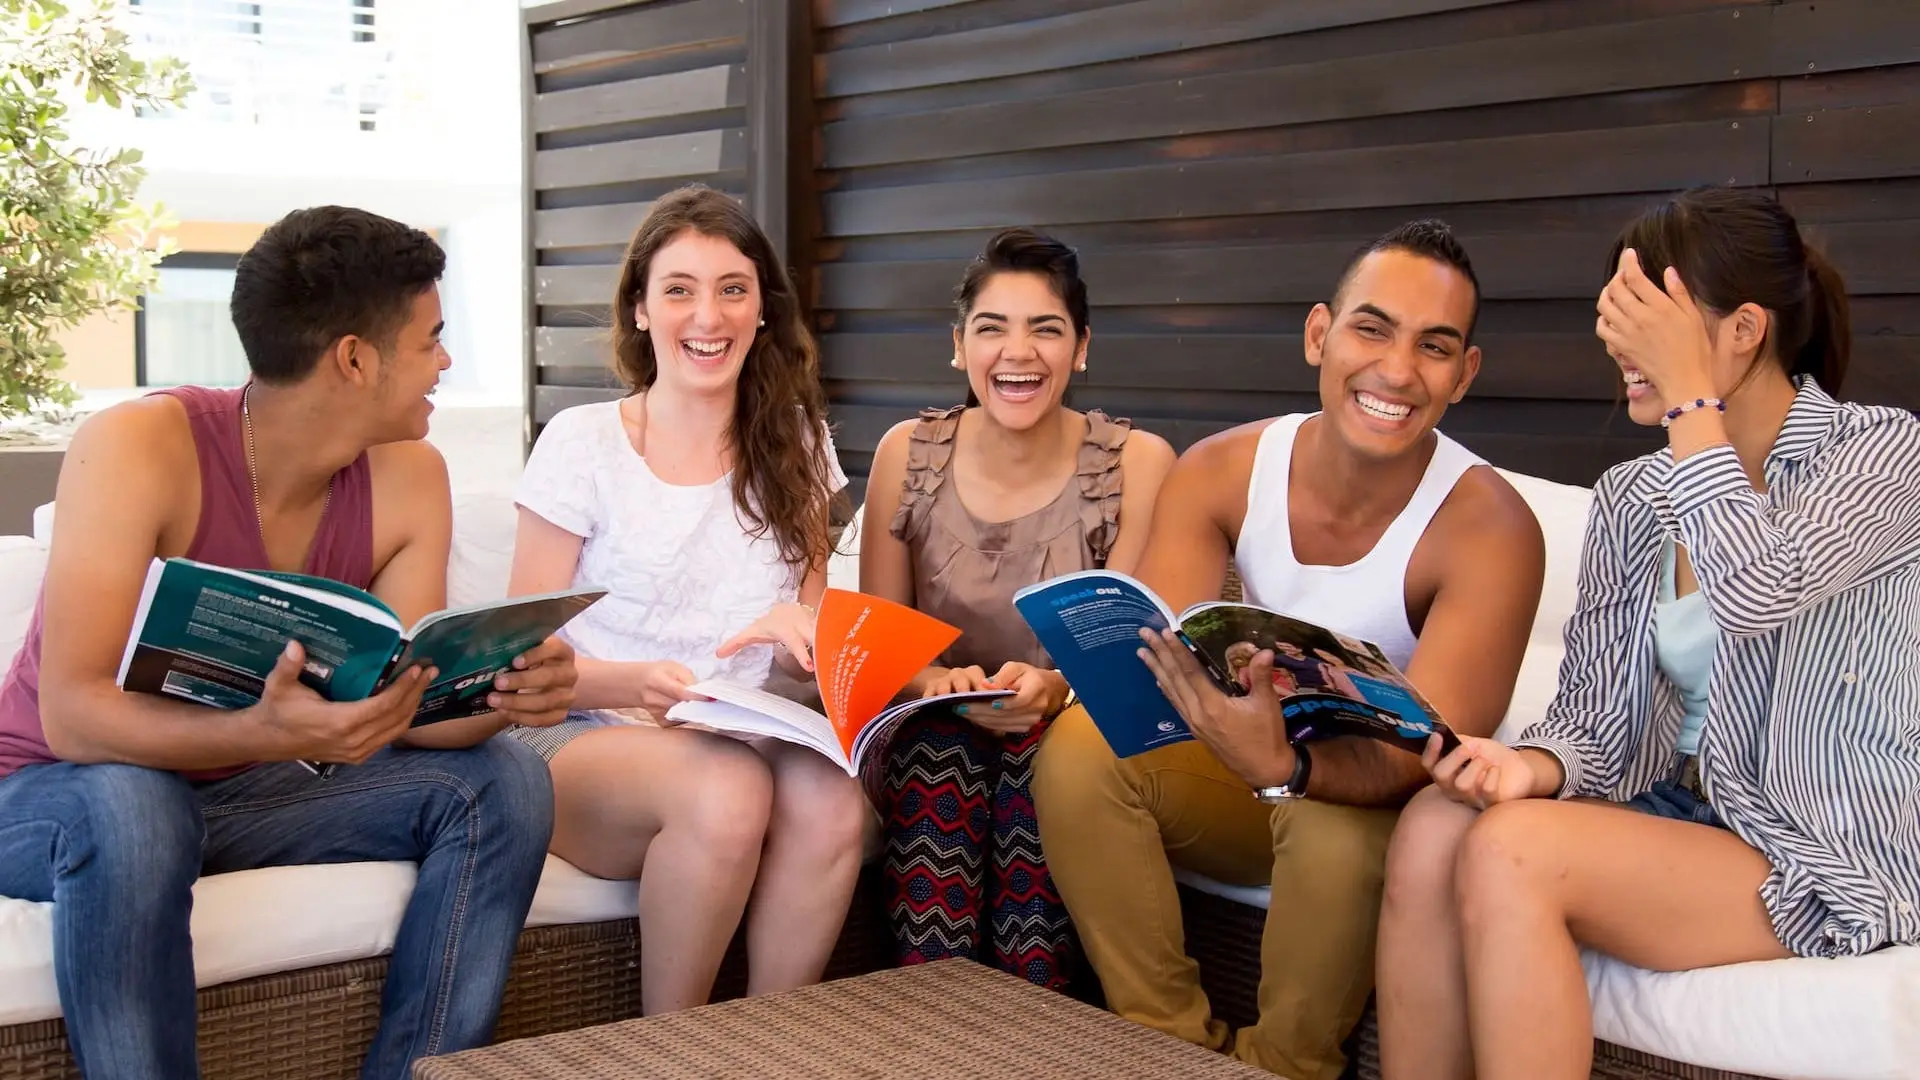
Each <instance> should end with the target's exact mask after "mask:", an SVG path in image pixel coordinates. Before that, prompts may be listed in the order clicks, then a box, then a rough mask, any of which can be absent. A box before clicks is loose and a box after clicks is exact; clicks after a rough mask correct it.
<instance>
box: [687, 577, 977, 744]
mask: <svg viewBox="0 0 1920 1080" xmlns="http://www.w3.org/2000/svg"><path fill="white" fill-rule="evenodd" d="M959 637H960V631H959V630H958V629H957V628H955V627H953V626H950V625H948V624H947V623H944V622H942V621H940V620H939V619H936V618H934V617H933V616H931V615H927V614H925V613H923V612H919V611H915V610H914V609H912V608H910V607H906V606H905V605H902V604H896V603H894V602H893V601H891V600H884V599H881V598H880V597H878V596H868V595H867V594H865V593H858V592H850V591H848V590H845V589H828V590H827V593H826V596H824V597H823V598H822V599H821V601H820V611H819V614H818V616H817V617H816V618H815V620H814V632H813V656H814V681H815V683H816V684H817V685H818V687H819V689H820V702H821V706H822V708H824V709H825V710H826V711H825V712H824V713H822V712H819V711H816V710H814V709H810V708H808V707H806V706H805V705H802V704H800V703H799V702H796V701H791V700H789V699H787V698H783V697H780V696H779V695H777V694H771V693H768V692H767V691H765V690H762V689H760V688H758V687H748V686H740V685H737V684H734V683H729V682H725V681H723V680H718V679H709V680H706V681H704V682H698V683H695V684H694V685H692V686H690V687H688V688H687V689H688V690H690V691H691V692H693V693H696V694H702V695H705V696H706V697H708V698H711V699H712V700H711V701H683V702H681V703H680V704H678V705H675V706H674V707H673V708H672V709H670V710H668V712H667V716H668V718H669V719H673V720H684V721H686V722H688V723H694V724H699V725H702V726H704V727H709V728H712V729H714V730H716V731H724V732H728V733H731V734H735V735H742V736H747V737H755V736H764V737H771V738H776V739H783V740H785V741H787V742H791V743H796V744H798V745H801V746H807V747H811V748H812V749H814V750H817V751H819V752H820V754H822V755H823V756H825V757H827V758H830V759H831V760H833V761H834V762H835V763H836V764H838V765H839V766H840V767H841V768H842V769H845V770H846V771H847V775H849V776H859V775H861V773H862V770H863V766H864V765H866V764H869V763H877V762H879V760H880V759H881V758H882V756H883V755H884V753H885V749H884V748H885V745H886V743H887V741H888V740H889V739H890V738H891V736H892V734H893V731H894V730H895V729H896V728H897V727H898V726H899V723H900V721H902V720H904V719H906V718H907V717H908V716H910V715H912V714H913V713H916V712H918V711H920V710H921V709H923V708H926V707H928V706H931V705H942V704H957V703H959V702H963V701H977V700H985V699H988V698H996V697H1006V696H1008V695H1010V694H1012V693H1013V691H1011V690H975V691H969V692H965V693H959V694H940V695H937V696H934V697H928V698H915V699H912V700H908V701H902V702H900V703H898V704H893V702H894V699H895V698H896V697H898V696H899V694H900V692H901V691H902V690H904V689H905V688H906V686H907V684H908V683H909V682H911V681H912V680H913V677H914V676H915V675H918V674H919V673H920V672H921V670H922V669H924V668H925V667H926V666H927V665H928V664H931V663H933V661H934V660H936V659H938V658H939V656H940V654H941V653H942V652H944V651H945V650H946V648H947V646H949V645H951V644H953V643H954V641H955V640H957V639H958V638H959ZM869 771H870V772H871V771H877V767H876V769H875V770H869ZM869 780H870V782H871V780H872V777H871V776H870V777H869Z"/></svg>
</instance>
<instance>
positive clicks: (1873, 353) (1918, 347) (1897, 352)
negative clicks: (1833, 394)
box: [1841, 319, 1920, 410]
mask: <svg viewBox="0 0 1920 1080" xmlns="http://www.w3.org/2000/svg"><path fill="white" fill-rule="evenodd" d="M1854 327H1855V329H1854V333H1855V334H1856V335H1858V334H1860V331H1861V327H1860V322H1859V320H1858V319H1855V321H1854ZM1841 389H1842V391H1843V393H1842V394H1841V396H1842V397H1844V398H1846V399H1848V400H1851V401H1865V402H1871V403H1872V404H1875V405H1895V406H1898V407H1900V408H1902V409H1914V410H1920V337H1894V336H1884V335H1873V336H1856V337H1855V338H1854V339H1853V359H1852V362H1851V364H1849V366H1848V371H1847V380H1846V383H1845V384H1844V385H1843V386H1842V387H1841Z"/></svg>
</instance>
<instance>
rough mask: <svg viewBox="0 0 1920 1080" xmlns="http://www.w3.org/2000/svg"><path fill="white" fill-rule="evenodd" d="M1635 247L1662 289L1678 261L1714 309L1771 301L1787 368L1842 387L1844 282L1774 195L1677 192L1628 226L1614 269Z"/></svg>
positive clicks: (1833, 389) (1846, 351)
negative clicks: (1668, 268)
mask: <svg viewBox="0 0 1920 1080" xmlns="http://www.w3.org/2000/svg"><path fill="white" fill-rule="evenodd" d="M1629 247H1631V248H1633V250H1634V252H1635V253H1636V254H1637V255H1638V256H1639V259H1640V266H1641V269H1642V270H1644V271H1645V272H1646V275H1647V276H1648V277H1649V278H1651V279H1652V280H1653V281H1654V282H1655V283H1657V284H1660V285H1661V287H1662V288H1665V285H1664V280H1665V276H1666V270H1667V267H1669V266H1671V267H1673V268H1675V269H1676V270H1678V271H1679V272H1680V280H1681V281H1684V282H1686V284H1687V289H1688V290H1689V291H1690V292H1692V294H1693V296H1694V299H1695V300H1696V301H1698V302H1699V303H1700V304H1701V306H1702V307H1705V308H1707V309H1708V310H1710V311H1713V312H1716V313H1719V314H1723V315H1724V314H1726V313H1727V312H1730V311H1733V310H1734V309H1735V308H1738V307H1739V306H1740V305H1741V304H1749V303H1751V304H1757V305H1759V306H1760V307H1763V308H1765V309H1766V310H1767V311H1768V312H1769V313H1770V315H1771V316H1772V318H1771V320H1770V321H1769V325H1768V329H1767V337H1768V339H1769V342H1770V343H1771V345H1772V347H1773V354H1774V357H1775V359H1776V360H1778V362H1779V363H1780V366H1781V367H1782V369H1784V370H1785V371H1786V373H1787V374H1788V375H1789V376H1799V375H1811V376H1812V377H1813V378H1814V380H1815V381H1816V382H1818V383H1819V384H1820V388H1821V389H1823V390H1825V391H1826V392H1827V393H1829V394H1833V395H1836V396H1837V395H1838V394H1839V393H1840V384H1841V382H1842V380H1844V379H1845V378H1846V374H1847V360H1848V357H1849V355H1850V353H1851V352H1852V346H1853V323H1852V321H1851V319H1850V318H1849V316H1848V312H1847V284H1846V282H1845V281H1844V280H1842V278H1841V277H1840V272H1839V271H1838V270H1836V269H1834V267H1833V264H1832V263H1830V262H1828V261H1827V259H1826V257H1825V256H1823V255H1822V254H1820V252H1819V251H1817V250H1815V249H1814V248H1813V247H1812V246H1810V245H1809V244H1808V243H1807V242H1806V239H1805V238H1804V237H1803V236H1801V234H1800V226H1799V224H1798V223H1796V222H1795V221H1794V219H1793V215H1792V214H1789V213H1787V211H1786V208H1785V207H1782V206H1781V205H1780V204H1779V203H1778V202H1776V201H1774V200H1773V199H1772V198H1771V197H1769V196H1767V195H1766V194H1764V193H1762V192H1759V191H1756V190H1753V189H1751V188H1728V187H1704V188H1694V189H1693V190H1691V191H1687V192H1684V193H1682V194H1680V195H1676V196H1674V197H1673V198H1671V199H1668V200H1667V201H1665V202H1663V203H1661V204H1660V205H1658V206H1655V207H1654V208H1652V209H1651V210H1648V211H1647V212H1646V213H1644V214H1642V215H1640V216H1639V217H1638V218H1635V219H1634V220H1633V221H1632V222H1631V223H1630V224H1628V225H1627V227H1626V228H1625V229H1624V230H1622V231H1621V233H1620V238H1619V239H1618V240H1616V241H1615V242H1614V245H1613V251H1612V253H1611V254H1610V255H1609V256H1608V257H1607V267H1606V273H1607V275H1608V276H1609V277H1611V276H1612V275H1613V272H1614V270H1615V268H1616V267H1618V266H1619V264H1620V252H1621V251H1622V250H1623V249H1625V248H1629Z"/></svg>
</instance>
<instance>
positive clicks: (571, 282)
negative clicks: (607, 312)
mask: <svg viewBox="0 0 1920 1080" xmlns="http://www.w3.org/2000/svg"><path fill="white" fill-rule="evenodd" d="M619 280H620V268H619V267H618V266H539V267H535V268H534V271H533V302H534V303H536V304H549V305H564V304H607V303H611V302H612V301H613V287H614V285H615V284H617V283H618V282H619Z"/></svg>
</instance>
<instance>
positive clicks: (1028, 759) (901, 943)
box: [886, 712, 1071, 989]
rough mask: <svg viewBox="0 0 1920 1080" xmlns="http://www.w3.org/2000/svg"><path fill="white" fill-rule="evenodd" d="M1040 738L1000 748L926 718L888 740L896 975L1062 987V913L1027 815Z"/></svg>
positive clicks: (981, 735)
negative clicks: (939, 971) (978, 968)
mask: <svg viewBox="0 0 1920 1080" xmlns="http://www.w3.org/2000/svg"><path fill="white" fill-rule="evenodd" d="M1045 730H1046V724H1045V723H1041V724H1039V725H1037V726H1035V727H1034V729H1033V730H1032V731H1029V732H1027V733H1026V734H1025V735H1018V736H999V735H995V734H993V733H992V732H989V731H985V730H983V729H981V728H979V727H976V726H975V725H973V724H971V723H968V722H967V721H966V720H964V719H962V718H961V717H958V716H955V715H954V714H953V713H951V712H932V713H928V714H926V715H922V716H917V717H914V718H913V719H911V720H909V721H907V723H906V726H905V727H904V728H903V729H902V730H901V731H900V732H899V734H898V735H896V736H895V738H894V741H893V746H892V747H891V749H890V751H889V754H888V759H887V794H888V801H889V803H890V805H889V806H888V808H887V809H888V815H887V817H888V829H887V860H886V875H887V886H888V893H889V896H888V918H889V921H890V922H891V924H892V927H893V938H894V950H895V955H896V959H897V960H898V961H899V962H900V963H901V964H918V963H926V962H928V961H931V960H942V959H946V958H948V957H964V958H966V959H969V960H976V961H979V962H981V963H988V962H991V963H992V964H994V965H995V966H996V967H998V968H1000V969H1001V970H1002V971H1006V972H1009V973H1011V974H1014V975H1018V976H1020V977H1022V978H1024V979H1026V980H1027V981H1028V982H1031V983H1034V984H1036V985H1039V986H1045V987H1050V988H1053V989H1059V988H1061V987H1063V986H1065V985H1066V984H1067V982H1068V980H1069V977H1070V974H1071V972H1070V971H1069V970H1068V966H1069V957H1068V955H1067V953H1068V950H1069V942H1070V938H1069V928H1068V922H1067V909H1066V905H1065V904H1063V903H1061V901H1060V893H1059V890H1058V889H1056V888H1055V887H1054V884H1053V877H1052V875H1050V874H1048V873H1047V864H1046V856H1045V854H1044V852H1042V850H1041V848H1040V828H1039V824H1038V822H1037V821H1036V819H1035V817H1034V811H1033V794H1032V781H1033V755H1034V751H1035V750H1036V749H1038V748H1039V746H1040V736H1041V734H1042V733H1043V732H1044V731H1045ZM983 929H984V931H985V934H986V937H987V941H986V942H985V943H984V944H985V945H986V948H987V950H988V951H990V952H991V954H992V955H991V960H989V959H988V958H987V957H985V956H983V955H982V945H983V942H982V934H983Z"/></svg>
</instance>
